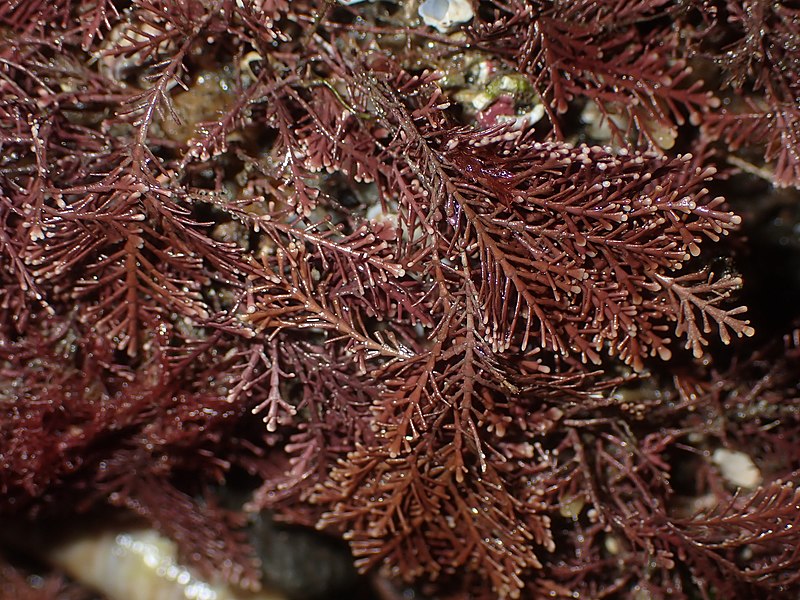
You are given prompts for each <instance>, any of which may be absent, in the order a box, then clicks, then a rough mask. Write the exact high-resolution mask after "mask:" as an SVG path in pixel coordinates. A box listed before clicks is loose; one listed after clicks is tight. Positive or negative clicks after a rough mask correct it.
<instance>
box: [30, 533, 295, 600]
mask: <svg viewBox="0 0 800 600" xmlns="http://www.w3.org/2000/svg"><path fill="white" fill-rule="evenodd" d="M176 554H177V552H176V547H175V543H174V542H172V541H170V540H168V539H166V538H164V537H163V536H161V535H159V534H158V533H157V532H155V531H153V530H150V529H140V530H134V531H125V532H119V531H104V532H99V533H98V532H91V533H89V534H86V535H84V536H82V537H78V538H76V539H71V540H69V541H66V542H64V543H61V544H59V545H57V546H56V547H54V548H52V549H50V551H49V552H48V555H47V557H46V558H47V560H48V561H49V562H50V563H52V564H53V565H55V566H56V567H58V568H59V569H61V570H63V571H64V572H66V573H67V574H68V575H70V576H71V577H72V578H73V579H75V580H76V581H79V582H81V583H82V584H84V585H86V586H88V587H91V588H93V589H95V590H97V591H99V592H101V593H103V594H104V595H105V596H106V597H107V598H109V599H110V600H286V599H285V597H284V596H283V595H281V594H278V593H275V592H272V591H260V592H247V591H244V590H237V589H234V588H232V587H230V586H227V585H224V584H215V583H211V582H208V581H204V580H203V579H201V578H200V577H198V576H197V575H196V574H195V573H194V572H193V571H192V570H191V569H189V568H187V567H186V566H184V565H181V564H180V563H179V562H178V561H177V558H176Z"/></svg>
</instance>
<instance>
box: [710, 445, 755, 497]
mask: <svg viewBox="0 0 800 600" xmlns="http://www.w3.org/2000/svg"><path fill="white" fill-rule="evenodd" d="M711 462H713V463H714V464H715V465H717V468H719V471H720V473H721V474H722V477H723V478H724V479H725V480H726V481H727V482H728V483H730V484H731V485H734V486H736V487H742V488H747V489H754V488H756V487H758V485H759V484H760V483H761V471H759V470H758V467H757V466H756V465H755V463H754V462H753V459H752V458H750V457H749V456H748V455H747V454H745V453H744V452H739V451H737V450H727V449H725V448H717V449H716V450H714V454H713V455H712V456H711Z"/></svg>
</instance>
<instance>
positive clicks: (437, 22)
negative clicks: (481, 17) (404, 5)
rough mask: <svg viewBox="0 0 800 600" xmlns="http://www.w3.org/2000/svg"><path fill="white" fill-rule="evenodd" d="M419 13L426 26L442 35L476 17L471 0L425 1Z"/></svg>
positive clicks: (420, 6)
mask: <svg viewBox="0 0 800 600" xmlns="http://www.w3.org/2000/svg"><path fill="white" fill-rule="evenodd" d="M417 12H419V16H420V17H422V20H423V21H424V22H425V24H426V25H429V26H431V27H433V28H435V29H436V30H438V31H440V32H442V33H446V32H448V31H449V30H450V29H452V28H453V27H454V26H456V25H460V24H461V23H466V22H467V21H470V20H471V19H472V17H474V16H475V12H474V11H473V10H472V3H471V2H470V1H469V0H425V1H424V2H423V3H422V4H420V5H419V10H418V11H417Z"/></svg>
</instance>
